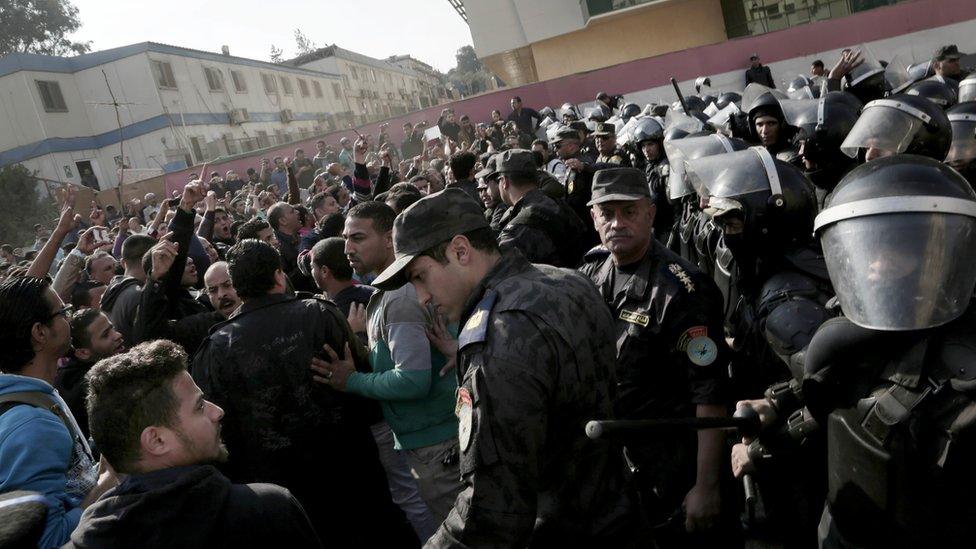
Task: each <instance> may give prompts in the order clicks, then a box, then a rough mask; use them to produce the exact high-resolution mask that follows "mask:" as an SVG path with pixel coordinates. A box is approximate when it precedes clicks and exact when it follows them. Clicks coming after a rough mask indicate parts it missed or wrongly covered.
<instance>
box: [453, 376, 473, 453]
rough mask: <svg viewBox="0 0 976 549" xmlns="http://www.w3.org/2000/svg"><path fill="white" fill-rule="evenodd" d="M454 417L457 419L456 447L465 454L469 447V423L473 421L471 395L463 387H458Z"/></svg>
mask: <svg viewBox="0 0 976 549" xmlns="http://www.w3.org/2000/svg"><path fill="white" fill-rule="evenodd" d="M454 415H456V416H457V418H458V447H459V448H460V449H461V451H462V452H465V451H467V449H468V446H471V430H472V424H471V423H472V421H473V420H474V410H473V409H472V401H471V393H470V392H469V391H468V390H467V388H465V387H458V390H457V404H456V405H455V406H454Z"/></svg>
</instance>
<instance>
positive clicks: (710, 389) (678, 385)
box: [580, 168, 730, 547]
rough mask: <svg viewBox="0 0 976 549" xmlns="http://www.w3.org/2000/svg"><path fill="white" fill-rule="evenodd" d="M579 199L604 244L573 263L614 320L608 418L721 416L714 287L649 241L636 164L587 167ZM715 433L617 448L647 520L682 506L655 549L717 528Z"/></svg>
mask: <svg viewBox="0 0 976 549" xmlns="http://www.w3.org/2000/svg"><path fill="white" fill-rule="evenodd" d="M589 205H590V206H591V207H592V210H591V213H592V217H593V223H594V225H595V226H596V229H597V231H598V232H599V233H600V239H601V240H602V241H603V246H604V247H600V248H596V249H594V250H593V251H591V252H590V253H589V254H587V260H588V261H587V263H586V264H585V265H584V266H583V267H582V268H581V269H580V270H581V271H582V272H583V274H585V275H587V276H588V277H589V278H590V279H591V280H592V281H593V283H594V284H595V285H596V286H597V288H598V289H599V290H600V293H601V294H602V295H603V299H604V301H605V302H606V304H607V305H608V306H609V308H610V312H611V314H612V315H613V317H614V331H615V340H616V344H617V379H618V394H617V400H616V403H615V412H616V414H617V416H618V417H620V418H626V419H661V418H675V417H696V416H697V417H709V416H723V415H725V414H726V406H725V404H724V403H725V385H726V366H727V364H728V361H729V355H730V351H729V349H728V346H727V345H726V343H725V337H724V332H723V313H722V298H721V294H720V293H719V290H718V287H716V285H715V283H714V282H713V281H712V280H711V279H709V278H708V277H707V276H705V275H704V274H703V273H701V272H700V271H699V270H698V269H697V268H695V267H694V266H692V265H691V264H690V263H688V262H687V261H685V260H684V259H682V258H680V257H678V256H677V255H675V254H674V253H673V252H671V251H670V250H668V249H667V248H665V247H664V245H662V244H661V243H660V242H658V241H657V240H656V239H654V238H653V236H652V234H651V227H652V226H653V224H654V214H655V206H654V204H653V203H652V201H651V195H650V191H649V189H648V185H647V180H646V179H645V178H644V174H643V173H642V172H641V171H640V170H638V169H635V168H611V169H604V170H599V171H597V172H596V174H595V176H594V181H593V198H592V200H590V202H589ZM723 438H724V435H723V434H722V433H721V432H719V431H714V430H712V431H708V430H705V431H700V432H699V433H698V435H697V439H696V435H695V434H694V433H692V432H688V433H681V432H678V433H669V434H668V435H666V436H664V437H662V438H656V439H654V440H653V441H650V442H651V444H648V445H646V446H640V445H636V446H635V445H630V446H628V447H627V448H626V451H625V453H626V455H627V458H628V461H629V462H630V463H629V465H630V466H631V469H637V470H638V473H637V474H636V475H635V480H636V483H637V485H638V488H639V489H640V491H641V493H642V501H643V503H644V505H643V507H644V510H645V513H647V514H649V515H650V519H651V521H652V524H654V525H657V526H662V525H663V524H665V523H667V522H668V521H669V519H670V522H671V523H672V524H673V523H675V522H678V521H680V520H681V517H680V513H676V512H675V511H676V510H679V509H680V508H681V507H682V506H683V507H684V509H685V514H686V517H685V518H684V521H683V524H677V525H675V526H678V528H658V532H657V534H656V536H655V537H656V542H657V543H658V544H659V545H660V546H681V547H685V546H688V545H689V544H692V543H694V541H693V539H692V538H688V537H684V536H685V534H684V532H681V530H686V531H687V532H697V533H698V534H696V535H697V536H701V535H703V533H704V532H705V531H709V530H713V528H714V527H715V526H717V525H718V523H719V517H720V508H721V497H720V495H719V484H720V482H719V479H720V477H721V475H720V470H721V467H722V463H723V460H722V455H721V454H722V453H723V451H724V450H723V449H724V442H723ZM650 500H656V501H654V502H652V501H650ZM681 526H683V528H680V527H681ZM713 533H714V532H713ZM669 534H670V537H669ZM698 543H707V542H705V541H703V540H701V539H699V540H698Z"/></svg>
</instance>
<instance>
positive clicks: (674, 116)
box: [664, 109, 705, 133]
mask: <svg viewBox="0 0 976 549" xmlns="http://www.w3.org/2000/svg"><path fill="white" fill-rule="evenodd" d="M664 128H665V130H666V131H671V130H683V131H685V132H687V133H695V132H699V131H701V130H703V129H705V123H704V122H702V121H701V120H699V119H697V118H695V117H694V116H689V115H687V114H685V113H683V112H679V111H676V110H674V109H671V110H669V111H668V114H667V116H666V117H665V118H664Z"/></svg>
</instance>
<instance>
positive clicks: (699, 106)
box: [671, 95, 708, 114]
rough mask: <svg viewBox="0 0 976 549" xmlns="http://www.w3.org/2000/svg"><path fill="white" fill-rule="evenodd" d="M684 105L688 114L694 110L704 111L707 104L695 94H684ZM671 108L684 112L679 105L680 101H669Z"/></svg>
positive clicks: (694, 111)
mask: <svg viewBox="0 0 976 549" xmlns="http://www.w3.org/2000/svg"><path fill="white" fill-rule="evenodd" d="M684 101H685V105H687V106H688V114H694V113H696V112H704V111H705V107H707V106H708V104H706V103H705V102H704V101H702V98H701V97H698V96H697V95H686V96H685V97H684ZM671 110H673V111H678V112H684V110H685V109H684V107H683V106H682V105H681V101H675V102H674V103H671Z"/></svg>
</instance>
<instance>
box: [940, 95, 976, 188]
mask: <svg viewBox="0 0 976 549" xmlns="http://www.w3.org/2000/svg"><path fill="white" fill-rule="evenodd" d="M946 115H947V116H948V117H949V124H951V125H952V145H951V146H950V147H949V154H948V155H947V156H946V159H945V162H946V164H948V165H950V166H952V167H953V168H955V169H956V170H957V171H959V173H961V174H962V175H963V177H965V178H966V179H967V180H968V181H969V183H970V184H974V183H976V101H967V102H965V103H959V104H958V105H956V106H954V107H952V108H951V109H949V110H948V111H946Z"/></svg>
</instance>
